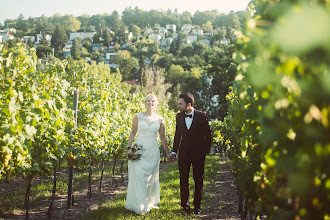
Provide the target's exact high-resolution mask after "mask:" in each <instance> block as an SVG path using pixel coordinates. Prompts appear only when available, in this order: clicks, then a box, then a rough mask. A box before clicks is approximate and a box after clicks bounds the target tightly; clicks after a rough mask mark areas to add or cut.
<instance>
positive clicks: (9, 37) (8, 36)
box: [2, 33, 15, 42]
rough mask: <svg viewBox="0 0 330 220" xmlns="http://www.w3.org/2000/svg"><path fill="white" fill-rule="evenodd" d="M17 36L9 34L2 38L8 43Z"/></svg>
mask: <svg viewBox="0 0 330 220" xmlns="http://www.w3.org/2000/svg"><path fill="white" fill-rule="evenodd" d="M14 38H15V36H14V35H12V34H9V33H5V34H4V35H3V36H2V42H7V41H9V40H12V39H14Z"/></svg>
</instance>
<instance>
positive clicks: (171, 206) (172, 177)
mask: <svg viewBox="0 0 330 220" xmlns="http://www.w3.org/2000/svg"><path fill="white" fill-rule="evenodd" d="M221 163H222V159H221V158H220V157H219V156H208V157H207V158H206V161H205V177H204V193H203V200H202V206H201V209H202V210H212V208H211V206H212V204H211V203H212V202H213V201H212V198H214V197H216V196H218V195H217V190H216V186H217V185H216V182H217V181H218V178H217V177H218V176H219V173H220V172H221V169H222V168H221V167H222V166H221ZM179 183H180V181H179V172H178V165H177V163H173V164H169V165H167V166H166V169H165V170H163V171H162V172H161V173H160V188H161V189H160V192H161V198H160V205H159V209H158V210H157V209H153V210H151V211H150V212H149V213H147V214H146V215H144V216H142V215H137V214H135V213H133V212H130V211H128V210H126V209H125V199H126V193H123V194H120V195H118V196H117V197H116V198H115V199H114V200H113V201H109V202H106V203H103V204H102V205H100V206H99V208H98V209H97V210H95V211H92V212H91V213H89V214H87V215H85V216H84V219H100V220H101V219H150V220H151V219H152V220H154V219H171V220H174V219H200V218H203V216H201V217H200V216H194V215H190V216H187V215H184V214H183V213H182V212H181V207H180V190H179ZM193 191H194V188H193V178H192V169H191V173H190V195H191V196H190V197H191V204H192V198H193ZM204 217H206V216H204Z"/></svg>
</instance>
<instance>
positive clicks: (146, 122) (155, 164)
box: [126, 112, 162, 215]
mask: <svg viewBox="0 0 330 220" xmlns="http://www.w3.org/2000/svg"><path fill="white" fill-rule="evenodd" d="M136 116H137V117H138V129H137V137H136V140H135V143H136V144H138V145H142V156H141V157H140V159H139V160H134V161H132V160H129V161H128V188H127V197H126V209H128V210H131V211H133V212H135V213H138V214H142V215H144V214H145V213H147V212H149V211H150V210H151V209H153V208H157V209H158V206H157V205H158V204H159V201H160V185H159V160H160V152H159V147H158V141H157V134H158V131H159V128H160V123H161V120H162V117H161V116H159V115H153V116H152V117H151V116H145V115H144V114H142V113H141V112H140V113H137V114H136Z"/></svg>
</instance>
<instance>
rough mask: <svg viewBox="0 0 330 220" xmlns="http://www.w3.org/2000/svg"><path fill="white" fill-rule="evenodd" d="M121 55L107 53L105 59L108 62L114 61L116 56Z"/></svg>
mask: <svg viewBox="0 0 330 220" xmlns="http://www.w3.org/2000/svg"><path fill="white" fill-rule="evenodd" d="M117 55H119V53H106V54H105V59H107V60H113V58H114V57H115V56H117Z"/></svg>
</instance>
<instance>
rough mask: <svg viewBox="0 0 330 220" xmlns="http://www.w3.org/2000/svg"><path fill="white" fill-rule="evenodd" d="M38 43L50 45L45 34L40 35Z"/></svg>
mask: <svg viewBox="0 0 330 220" xmlns="http://www.w3.org/2000/svg"><path fill="white" fill-rule="evenodd" d="M40 45H44V46H46V47H50V42H49V41H48V40H47V39H46V35H44V34H43V35H42V38H41V40H40Z"/></svg>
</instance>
